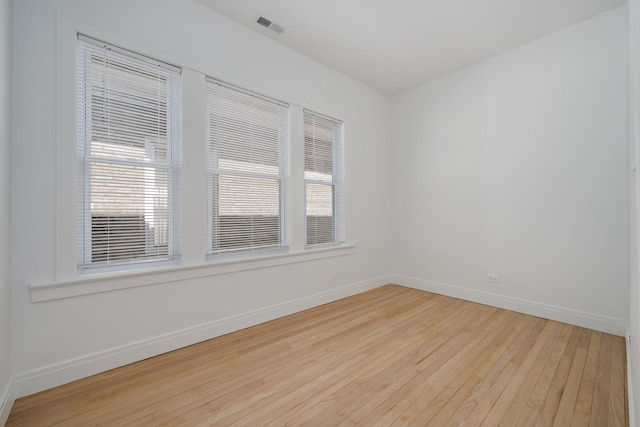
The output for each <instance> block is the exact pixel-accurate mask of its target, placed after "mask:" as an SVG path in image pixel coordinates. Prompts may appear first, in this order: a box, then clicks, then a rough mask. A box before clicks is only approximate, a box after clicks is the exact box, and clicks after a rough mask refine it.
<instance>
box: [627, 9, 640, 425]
mask: <svg viewBox="0 0 640 427" xmlns="http://www.w3.org/2000/svg"><path fill="white" fill-rule="evenodd" d="M628 4H629V23H630V31H629V77H630V78H629V89H630V90H629V164H630V168H629V169H630V173H629V219H630V221H629V224H630V233H629V237H630V239H629V240H630V261H631V262H630V281H629V337H630V338H631V339H630V340H627V357H628V360H627V365H628V372H627V374H628V381H629V399H630V401H629V415H630V417H631V418H632V419H631V421H632V423H633V418H634V417H635V418H637V416H638V414H640V389H639V388H638V387H640V357H639V356H640V273H639V267H640V266H639V265H638V254H639V253H640V250H639V249H640V247H639V244H640V239H639V235H638V233H639V231H640V230H639V229H638V227H639V224H638V213H639V212H640V193H639V191H640V188H639V187H638V177H639V176H640V173H639V172H638V169H637V167H638V165H640V161H639V160H640V159H639V157H638V156H639V150H638V146H639V145H640V139H639V137H640V62H639V61H640V2H638V0H630V1H629V3H628ZM632 425H634V424H632Z"/></svg>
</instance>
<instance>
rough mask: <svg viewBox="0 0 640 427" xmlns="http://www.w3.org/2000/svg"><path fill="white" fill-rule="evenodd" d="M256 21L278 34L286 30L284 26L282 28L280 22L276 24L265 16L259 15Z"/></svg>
mask: <svg viewBox="0 0 640 427" xmlns="http://www.w3.org/2000/svg"><path fill="white" fill-rule="evenodd" d="M256 23H258V24H260V25H262V26H263V27H265V28H268V29H270V30H271V31H274V32H276V33H278V34H282V33H283V32H284V28H282V27H281V26H280V25H278V24H274V23H273V22H272V21H271V20H269V19H267V18H265V17H264V16H259V17H258V19H256Z"/></svg>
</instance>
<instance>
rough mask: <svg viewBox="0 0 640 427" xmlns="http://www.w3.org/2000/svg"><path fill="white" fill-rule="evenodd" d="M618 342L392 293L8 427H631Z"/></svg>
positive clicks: (202, 351) (72, 394)
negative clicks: (232, 426) (304, 426)
mask: <svg viewBox="0 0 640 427" xmlns="http://www.w3.org/2000/svg"><path fill="white" fill-rule="evenodd" d="M625 368H626V362H625V343H624V339H623V338H621V337H617V336H613V335H609V334H604V333H600V332H596V331H592V330H589V329H584V328H580V327H576V326H571V325H567V324H563V323H558V322H553V321H549V320H544V319H540V318H536V317H532V316H527V315H523V314H518V313H514V312H510V311H506V310H501V309H497V308H493V307H489V306H485V305H480V304H474V303H470V302H466V301H461V300H456V299H454V298H449V297H445V296H441V295H435V294H431V293H426V292H421V291H417V290H413V289H408V288H404V287H400V286H393V285H389V286H385V287H382V288H378V289H375V290H372V291H369V292H366V293H363V294H360V295H356V296H354V297H350V298H346V299H343V300H340V301H337V302H334V303H331V304H327V305H324V306H321V307H317V308H314V309H311V310H307V311H304V312H301V313H298V314H295V315H292V316H288V317H285V318H282V319H278V320H275V321H272V322H268V323H265V324H262V325H259V326H255V327H252V328H249V329H245V330H242V331H239V332H235V333H232V334H229V335H225V336H222V337H219V338H216V339H213V340H210V341H206V342H203V343H200V344H197V345H193V346H191V347H187V348H184V349H181V350H177V351H174V352H171V353H167V354H164V355H161V356H158V357H155V358H152V359H148V360H144V361H141V362H138V363H134V364H131V365H128V366H125V367H122V368H119V369H115V370H112V371H109V372H105V373H103V374H99V375H95V376H92V377H90V378H86V379H83V380H80V381H76V382H74V383H71V384H67V385H64V386H61V387H57V388H55V389H52V390H48V391H45V392H42V393H38V394H35V395H32V396H28V397H25V398H22V399H18V400H17V401H16V403H15V405H14V407H13V410H12V412H11V415H10V417H9V421H8V424H7V425H8V426H45V425H46V426H51V425H63V426H88V425H105V426H152V425H170V426H174V425H187V426H192V425H216V426H225V425H242V426H245V425H256V426H283V425H302V424H305V425H318V426H351V425H363V426H392V425H393V426H407V425H416V426H426V425H429V426H447V425H468V426H497V425H504V426H520V425H522V426H563V427H564V426H598V427H603V426H607V425H608V426H625V425H628V419H627V408H626V402H627V398H626V373H625Z"/></svg>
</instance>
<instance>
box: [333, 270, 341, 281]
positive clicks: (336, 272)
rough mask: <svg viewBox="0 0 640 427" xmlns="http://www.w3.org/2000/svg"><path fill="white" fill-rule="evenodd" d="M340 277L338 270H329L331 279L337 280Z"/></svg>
mask: <svg viewBox="0 0 640 427" xmlns="http://www.w3.org/2000/svg"><path fill="white" fill-rule="evenodd" d="M339 278H340V272H339V271H338V270H333V271H332V272H331V280H338V279H339Z"/></svg>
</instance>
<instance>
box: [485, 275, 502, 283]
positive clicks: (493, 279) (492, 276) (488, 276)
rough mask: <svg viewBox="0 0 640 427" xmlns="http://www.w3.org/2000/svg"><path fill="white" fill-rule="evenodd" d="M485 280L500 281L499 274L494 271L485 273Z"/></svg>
mask: <svg viewBox="0 0 640 427" xmlns="http://www.w3.org/2000/svg"><path fill="white" fill-rule="evenodd" d="M487 282H490V283H500V275H499V274H495V273H488V274H487Z"/></svg>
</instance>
